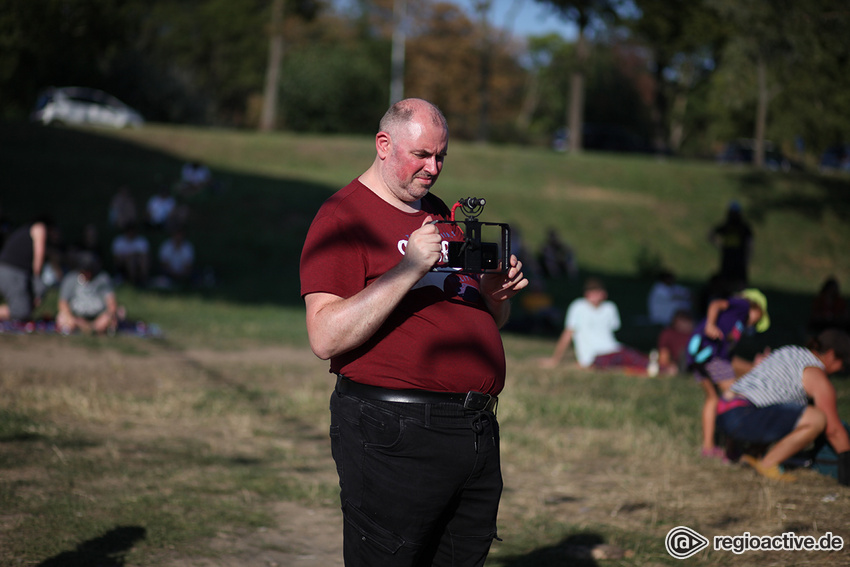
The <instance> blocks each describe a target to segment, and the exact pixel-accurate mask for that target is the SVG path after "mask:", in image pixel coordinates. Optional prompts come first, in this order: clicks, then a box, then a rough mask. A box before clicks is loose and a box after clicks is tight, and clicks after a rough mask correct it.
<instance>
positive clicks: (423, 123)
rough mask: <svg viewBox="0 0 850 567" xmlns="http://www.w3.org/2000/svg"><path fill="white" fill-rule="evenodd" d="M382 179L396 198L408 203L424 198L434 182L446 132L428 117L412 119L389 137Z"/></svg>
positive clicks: (444, 146) (444, 155)
mask: <svg viewBox="0 0 850 567" xmlns="http://www.w3.org/2000/svg"><path fill="white" fill-rule="evenodd" d="M391 140H392V143H391V150H390V153H389V155H388V156H387V158H386V162H385V166H384V175H383V177H384V182H385V183H386V184H387V186H388V187H389V188H390V191H392V193H393V195H395V197H396V198H398V199H400V200H402V201H404V202H406V203H411V202H414V201H418V200H419V199H421V198H422V197H424V196H425V195H426V194H427V193H428V191H430V190H431V187H433V186H434V184H435V183H436V182H437V177H439V175H440V171H442V169H443V160H444V159H445V157H446V152H447V151H448V145H449V140H448V133H447V132H446V131H445V129H444V128H442V127H440V126H438V125H436V124H434V123H433V122H432V121H431V120H430V117H427V116H426V117H425V118H424V119H420V120H416V121H414V122H411V123H409V124H407V125H406V126H405V127H403V128H401V129H400V131H399V132H397V133H396V135H395V136H392V137H391Z"/></svg>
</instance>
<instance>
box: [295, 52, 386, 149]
mask: <svg viewBox="0 0 850 567" xmlns="http://www.w3.org/2000/svg"><path fill="white" fill-rule="evenodd" d="M370 47H371V48H370ZM383 47H384V46H383V45H377V44H375V45H372V46H369V45H365V44H360V45H357V44H355V45H344V44H336V45H315V46H306V47H304V48H301V49H298V50H294V51H293V52H291V53H290V56H289V57H288V58H287V60H286V61H285V63H284V69H283V79H282V81H281V82H282V85H281V97H282V104H283V106H284V116H285V119H284V126H285V127H286V128H287V129H290V130H294V131H296V132H298V131H313V132H330V133H338V132H358V133H372V132H374V131H375V128H376V127H377V118H376V117H380V116H381V115H382V114H383V112H384V110H385V109H386V100H387V98H388V95H387V91H386V85H387V84H388V81H387V80H386V76H387V68H386V66H385V65H384V64H383V60H382V59H380V56H382V55H383V54H384V49H383ZM343 93H344V96H340V95H341V94H343Z"/></svg>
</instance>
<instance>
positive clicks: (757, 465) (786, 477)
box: [741, 455, 797, 482]
mask: <svg viewBox="0 0 850 567" xmlns="http://www.w3.org/2000/svg"><path fill="white" fill-rule="evenodd" d="M741 462H742V463H744V464H746V465H747V466H749V467H750V468H752V469H753V470H754V471H756V472H757V473H759V474H760V475H761V476H763V477H765V478H769V479H771V480H778V481H781V482H797V477H796V476H794V475H793V474H788V473H784V472H782V470H781V469H780V468H779V465H773V466H772V467H766V466H764V465H763V464H762V462H761V461H760V460H759V459H756V458H755V457H753V456H752V455H741Z"/></svg>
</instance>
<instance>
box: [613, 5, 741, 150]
mask: <svg viewBox="0 0 850 567" xmlns="http://www.w3.org/2000/svg"><path fill="white" fill-rule="evenodd" d="M634 4H635V7H636V8H637V9H638V10H639V11H640V16H639V17H637V18H634V19H631V20H630V21H629V28H630V29H631V30H632V32H633V33H634V35H635V37H636V39H638V40H639V41H641V42H643V44H644V45H645V46H646V47H648V48H649V51H650V53H651V54H652V65H651V69H652V72H653V76H654V79H655V85H656V89H655V96H654V100H653V112H652V120H653V129H654V132H653V146H654V148H655V150H656V151H662V152H663V151H667V150H672V151H674V152H678V151H679V150H680V149H681V147H682V143H683V141H684V139H685V136H686V134H687V131H686V114H687V110H688V101H689V97H690V95H691V93H692V92H693V91H694V89H696V88H697V87H698V86H699V85H701V84H702V83H704V82H705V80H706V79H707V78H708V77H709V76H710V74H711V72H712V71H713V69H714V65H715V64H716V62H717V52H718V50H719V48H720V46H721V45H722V42H723V39H724V37H725V36H724V31H723V29H724V28H723V25H722V24H721V21H720V19H719V17H718V15H717V13H716V12H715V11H714V10H711V9H708V8H707V7H706V6H705V5H704V3H703V2H700V1H688V0H674V1H670V0H634Z"/></svg>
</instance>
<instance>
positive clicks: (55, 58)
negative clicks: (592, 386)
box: [0, 0, 850, 159]
mask: <svg viewBox="0 0 850 567" xmlns="http://www.w3.org/2000/svg"><path fill="white" fill-rule="evenodd" d="M537 3H539V4H541V5H548V6H549V7H551V14H552V17H560V18H564V19H566V20H567V21H571V22H574V23H575V24H576V25H577V26H578V27H579V29H581V30H582V31H583V32H586V33H584V34H583V35H582V37H584V36H585V35H586V39H587V40H588V41H590V42H592V47H593V49H592V50H591V51H592V52H591V53H589V54H588V55H587V57H585V56H584V55H583V53H584V52H583V50H582V49H581V47H582V46H581V45H580V44H577V42H575V41H574V40H572V39H570V40H567V39H566V38H562V37H555V38H545V37H543V38H534V37H532V38H515V37H510V36H509V35H508V34H507V32H505V31H504V30H500V29H497V28H493V27H491V26H490V25H489V22H488V21H487V18H486V13H485V12H486V10H485V12H482V13H481V14H480V15H481V18H480V19H478V20H475V21H473V20H471V17H470V15H468V14H467V13H465V12H464V11H463V10H461V9H460V7H459V5H458V4H456V3H454V2H445V1H438V0H427V1H422V2H408V3H407V4H408V10H409V15H410V22H409V29H408V30H407V31H408V41H407V57H406V73H405V92H406V94H407V95H408V96H420V97H425V98H429V99H432V100H434V101H435V102H436V103H437V104H439V105H440V107H441V108H443V110H444V111H445V112H446V114H447V115H448V116H449V118H450V120H451V122H452V124H453V125H454V131H453V133H454V135H455V137H456V138H460V139H473V138H474V139H484V138H486V139H489V140H490V141H499V142H506V141H508V142H513V141H523V142H534V143H548V141H549V137H550V136H551V134H552V133H553V132H554V131H555V130H557V129H559V128H561V127H563V126H564V122H565V118H566V116H567V106H568V104H569V103H570V102H571V101H572V100H573V98H575V97H573V96H572V95H570V94H569V93H570V88H571V85H570V78H571V77H572V76H573V75H574V73H577V72H579V71H581V72H582V73H585V75H586V81H587V84H586V95H585V97H584V98H585V100H586V104H585V105H584V110H583V111H582V112H583V119H582V120H583V122H588V123H606V124H609V125H613V126H615V127H616V128H618V129H621V130H625V131H628V132H631V133H637V134H639V135H640V136H642V137H649V138H651V140H652V144H653V148H654V149H655V150H657V151H670V152H672V153H684V154H686V155H708V154H711V153H713V152H714V151H715V150H716V148H717V147H718V146H719V144H721V143H723V142H725V141H728V140H729V139H731V138H735V137H740V136H747V137H750V136H751V135H752V132H753V130H754V129H755V126H756V124H759V123H760V122H757V121H756V118H755V117H756V108H757V106H756V101H757V100H758V99H757V94H758V93H757V91H756V90H755V89H754V87H753V86H752V85H751V83H752V82H753V77H754V76H755V72H754V71H753V69H754V63H755V62H757V61H758V60H759V59H758V57H760V58H761V60H763V61H764V62H765V65H766V67H765V73H766V74H765V76H766V77H768V79H769V81H770V83H769V85H768V87H767V88H766V89H763V92H762V97H763V98H762V100H765V99H764V97H765V95H769V96H768V97H767V98H769V99H770V107H769V112H766V113H763V116H764V118H763V121H764V124H765V128H766V132H765V135H766V136H767V137H768V138H771V139H773V141H774V142H776V143H777V144H778V145H779V146H781V147H783V149H785V151H786V153H787V152H788V151H789V150H790V149H792V148H793V147H794V146H795V141H796V140H797V139H798V138H799V139H801V140H804V141H805V144H806V148H807V149H810V150H812V151H814V152H819V151H820V150H822V149H823V148H825V147H827V146H830V145H833V144H836V143H841V142H846V141H847V137H848V135H850V134H848V131H850V112H847V109H848V107H850V94H848V93H850V84H848V83H850V72H848V71H850V57H848V56H847V54H848V53H850V44H848V40H847V37H848V36H847V33H846V30H847V29H848V27H850V7H848V6H847V4H846V2H842V1H841V0H813V1H812V2H792V1H788V0H783V1H781V2H768V3H765V2H762V1H760V0H759V1H757V0H747V1H742V2H737V1H733V0H696V1H693V2H684V1H676V2H668V1H663V0H634V1H632V2H628V3H627V2H623V1H621V0H616V1H615V0H582V1H575V0H573V1H562V0H557V1H555V0H537ZM270 5H271V0H245V1H244V2H233V1H231V0H183V1H181V2H174V1H173V0H113V1H107V0H88V1H86V2H75V1H72V0H40V1H39V2H33V1H31V0H6V1H5V2H4V5H3V8H4V9H3V10H2V11H0V116H2V117H4V118H7V119H23V118H25V117H26V116H27V114H28V112H29V111H30V109H31V106H32V104H33V102H34V101H35V99H36V95H37V93H38V91H39V90H40V89H42V88H45V87H47V86H50V85H54V86H61V85H64V84H67V85H72V84H79V85H82V86H92V87H97V88H101V89H104V90H106V91H107V92H110V93H112V94H114V95H116V96H117V97H118V98H120V99H122V100H124V101H125V102H127V103H129V104H130V105H132V106H135V107H137V108H139V109H140V110H141V111H142V114H143V115H144V116H145V117H146V118H147V119H148V121H153V122H172V123H174V122H177V123H196V124H207V125H225V126H237V127H253V126H255V125H256V124H257V121H258V114H259V112H258V109H259V108H260V107H261V106H262V96H263V94H262V93H263V88H264V76H265V69H266V66H267V63H268V60H269V53H268V52H269V38H270V34H271V33H272V32H273V31H278V32H281V34H282V36H283V38H284V56H283V61H284V62H283V64H282V76H281V81H280V88H281V89H282V90H283V91H284V92H285V93H286V96H285V97H281V99H280V104H279V106H280V109H279V110H280V113H279V114H280V115H282V116H286V118H285V119H284V120H281V121H280V123H281V124H282V125H283V127H284V128H291V129H294V130H297V131H315V132H364V131H366V130H367V129H368V128H371V127H372V126H371V124H372V120H369V119H367V117H368V116H371V115H373V114H374V113H375V109H376V108H377V107H380V106H384V105H385V101H386V100H387V98H388V97H387V95H386V93H387V92H388V82H389V73H390V69H389V67H390V61H389V58H390V49H389V41H390V37H391V34H392V26H393V5H394V2H393V1H392V0H357V1H356V2H349V3H348V6H351V7H352V9H351V10H350V11H348V12H340V11H336V10H335V6H336V4H334V3H332V2H330V1H329V0H287V2H286V6H285V9H284V14H285V18H284V24H283V29H282V30H272V29H271V21H270ZM480 6H482V7H484V6H485V4H481V5H480ZM482 9H483V8H482ZM754 57H756V58H755V59H754ZM578 58H581V60H582V62H581V64H579V63H578ZM343 85H344V87H343ZM763 107H764V108H767V107H766V106H764V105H763ZM574 112H575V110H574ZM571 116H573V114H571ZM581 123H582V122H577V124H581ZM482 136H483V138H482ZM810 159H812V158H811V157H810Z"/></svg>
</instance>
